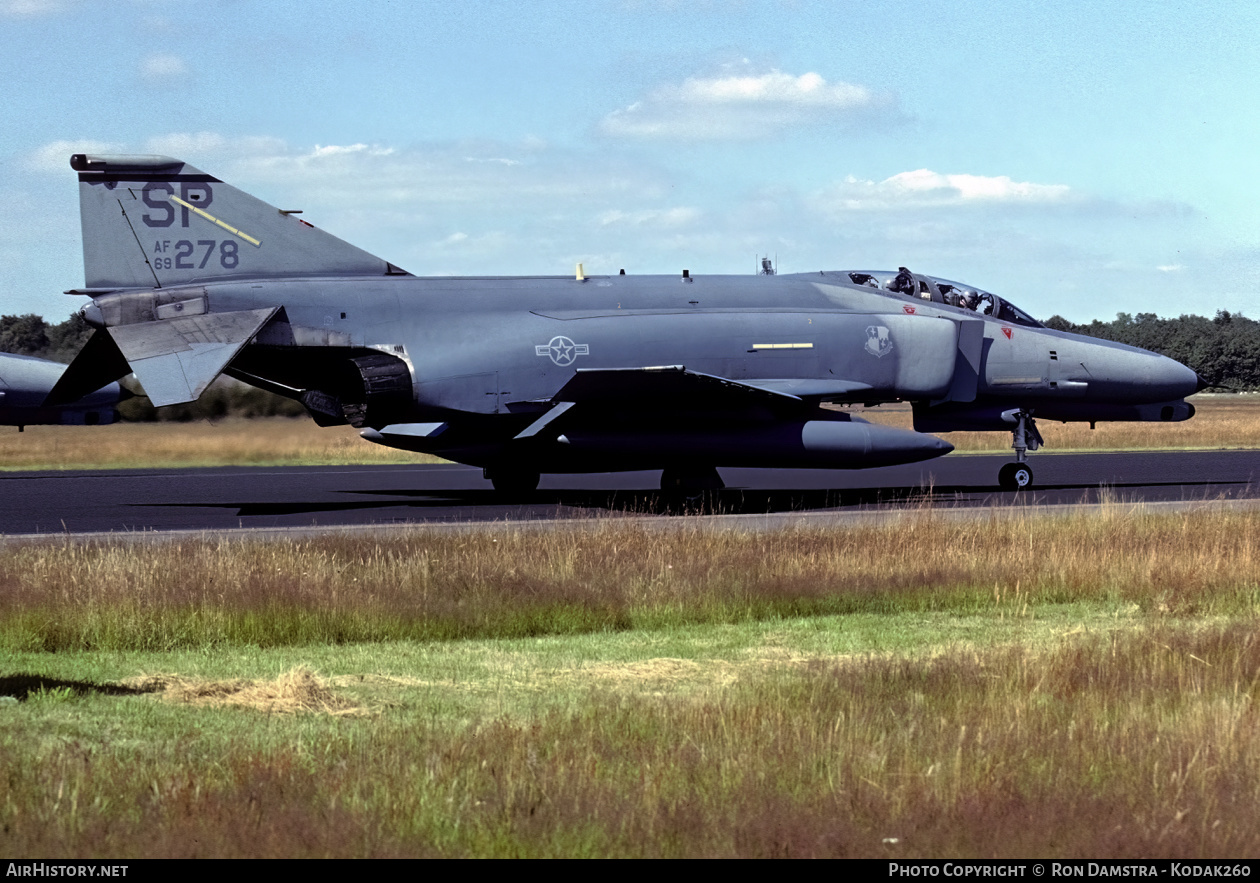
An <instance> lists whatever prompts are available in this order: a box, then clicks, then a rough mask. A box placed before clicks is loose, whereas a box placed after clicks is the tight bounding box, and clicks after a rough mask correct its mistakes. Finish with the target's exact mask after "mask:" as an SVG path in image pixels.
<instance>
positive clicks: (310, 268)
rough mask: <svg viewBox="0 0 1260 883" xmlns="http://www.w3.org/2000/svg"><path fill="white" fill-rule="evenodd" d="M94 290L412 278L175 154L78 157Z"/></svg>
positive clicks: (86, 264) (73, 162)
mask: <svg viewBox="0 0 1260 883" xmlns="http://www.w3.org/2000/svg"><path fill="white" fill-rule="evenodd" d="M70 166H71V168H73V169H74V170H75V171H77V172H78V173H79V213H80V217H81V220H82V224H83V270H84V280H85V283H86V285H87V288H88V289H120V288H168V287H170V286H172V285H183V284H186V283H196V282H206V281H210V280H213V279H219V278H223V277H233V276H235V277H242V278H259V277H262V278H266V277H269V276H294V275H298V276H325V275H327V276H375V275H382V276H384V275H408V274H407V273H405V272H404V271H403V270H400V269H398V268H397V267H395V266H394V265H393V264H390V263H389V262H387V261H384V260H381V259H380V258H378V257H375V256H373V255H371V254H368V253H367V252H366V251H363V250H362V249H360V248H356V247H355V246H353V245H350V244H349V243H348V242H344V241H342V240H340V239H338V238H337V237H335V236H333V235H331V234H329V233H325V232H324V231H322V230H319V229H317V228H315V227H313V226H311V225H310V224H308V223H307V222H306V221H303V220H301V219H300V218H298V217H297V216H296V213H295V212H292V211H285V210H282V209H278V208H276V207H275V206H272V205H268V204H267V203H265V202H263V201H262V200H259V199H255V198H254V197H252V196H250V195H249V194H248V193H245V192H243V191H241V190H237V189H236V188H235V187H233V186H231V185H230V184H225V183H223V182H222V181H220V180H219V179H218V178H215V177H213V176H211V175H208V174H206V173H205V172H202V171H201V170H199V169H196V168H193V167H192V166H190V165H189V164H188V163H185V162H183V161H182V160H178V159H173V158H171V157H169V156H89V155H87V154H82V153H76V154H75V155H73V156H72V157H70Z"/></svg>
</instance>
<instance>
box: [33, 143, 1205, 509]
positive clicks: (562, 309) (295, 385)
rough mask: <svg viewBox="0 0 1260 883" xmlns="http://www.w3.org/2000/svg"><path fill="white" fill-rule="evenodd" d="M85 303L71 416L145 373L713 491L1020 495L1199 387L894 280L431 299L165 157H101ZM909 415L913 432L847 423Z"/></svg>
mask: <svg viewBox="0 0 1260 883" xmlns="http://www.w3.org/2000/svg"><path fill="white" fill-rule="evenodd" d="M70 165H71V167H72V168H73V169H75V171H77V172H78V174H79V193H80V207H81V212H82V222H83V254H84V269H85V275H86V287H84V288H82V289H77V290H75V291H72V292H69V293H70V294H79V295H88V296H90V297H91V298H92V301H93V302H92V303H91V304H89V305H88V306H86V307H84V309H83V316H84V318H86V319H87V320H88V321H89V322H91V323H92V324H93V325H94V326H95V327H96V328H97V329H98V330H97V331H96V333H95V334H94V336H93V337H92V338H91V340H90V341H89V343H88V345H87V346H86V347H85V348H84V350H83V352H82V353H81V354H80V355H79V357H78V358H77V359H76V360H75V362H74V363H73V365H72V366H71V368H70V370H69V371H67V372H66V375H65V376H64V377H63V378H62V380H61V382H59V383H58V384H57V388H56V389H55V390H54V391H53V393H52V395H51V396H50V398H49V402H50V403H57V402H64V401H68V400H71V399H74V398H77V397H78V396H80V395H82V394H83V393H84V392H85V391H86V390H88V389H95V388H98V387H100V386H101V384H103V383H105V382H108V381H110V380H114V379H116V378H118V377H121V376H122V375H124V374H125V373H127V372H128V371H133V372H134V373H135V375H136V377H137V378H138V379H139V381H140V383H141V384H143V386H144V388H145V391H146V392H147V393H148V395H149V398H150V399H151V400H152V401H153V403H154V404H155V405H166V404H174V403H177V402H186V401H192V400H194V399H196V398H197V397H198V396H199V395H200V394H201V392H202V391H203V390H204V389H205V388H206V387H207V386H208V385H209V383H210V382H211V381H212V380H213V379H214V378H215V377H216V376H217V375H218V374H220V373H226V374H228V375H230V376H232V377H235V378H237V379H239V380H242V381H245V382H247V383H250V384H253V385H255V386H258V387H260V388H262V389H267V390H270V391H272V392H275V393H279V394H281V395H285V396H290V397H292V398H294V399H297V400H299V401H301V402H302V403H303V404H304V405H305V406H306V408H307V410H308V411H309V412H310V414H311V416H312V417H313V418H314V419H315V420H316V422H318V423H320V424H321V425H332V424H344V423H347V422H348V423H350V424H352V425H354V426H356V427H359V428H361V429H362V433H361V434H362V435H363V436H364V437H365V438H367V439H369V440H371V441H374V442H377V443H379V444H384V445H389V446H392V447H397V448H402V449H405V450H411V451H424V452H429V453H433V454H437V455H440V456H442V457H445V458H448V459H451V460H456V461H459V462H463V463H470V464H474V465H478V466H482V467H483V468H484V469H485V473H486V476H487V477H488V478H489V479H490V480H491V481H492V482H493V483H494V486H495V488H497V489H499V490H500V491H503V492H509V493H522V492H527V491H529V490H532V489H533V488H534V487H536V486H537V484H538V481H539V475H540V473H547V472H608V471H620V470H634V469H661V470H663V476H662V479H661V484H662V487H663V488H665V489H667V490H674V491H679V492H682V493H693V492H695V493H699V492H702V491H704V490H711V489H717V488H720V487H721V486H722V481H721V478H720V476H719V475H718V472H717V467H720V466H751V467H777V468H783V467H815V468H817V467H822V468H836V469H855V468H863V467H869V466H883V465H888V464H895V463H909V462H914V461H918V460H925V459H928V458H931V457H938V456H941V455H942V454H945V453H948V452H949V451H951V450H952V449H953V447H952V445H950V444H949V443H947V442H945V441H943V440H941V439H939V438H937V437H935V436H934V435H930V434H928V433H929V432H949V431H951V430H961V429H981V430H996V431H1002V432H1010V433H1011V434H1012V438H1013V440H1014V444H1013V447H1014V449H1015V455H1016V456H1015V461H1014V462H1013V463H1011V464H1008V465H1007V466H1006V467H1005V468H1003V470H1002V472H1001V474H1000V483H1001V484H1002V486H1004V487H1009V488H1019V487H1026V486H1028V485H1029V484H1031V482H1032V471H1031V470H1030V469H1029V467H1028V465H1027V463H1026V461H1025V453H1026V451H1029V450H1036V448H1037V447H1038V445H1039V444H1040V440H1041V439H1040V436H1039V434H1038V433H1037V430H1036V426H1035V424H1034V422H1033V421H1034V416H1036V417H1038V418H1045V419H1050V420H1064V421H1069V420H1072V421H1088V422H1090V423H1093V422H1095V421H1100V420H1151V421H1172V420H1185V419H1187V418H1188V417H1190V416H1191V415H1192V414H1193V413H1194V409H1193V407H1192V406H1191V405H1190V404H1188V403H1186V402H1185V401H1184V400H1183V399H1184V398H1185V397H1186V396H1187V395H1189V394H1191V393H1193V392H1195V391H1196V390H1197V389H1199V387H1200V382H1199V378H1198V377H1197V376H1196V375H1195V373H1194V372H1193V371H1191V370H1190V369H1188V368H1186V367H1185V366H1183V365H1180V364H1178V363H1177V362H1174V361H1172V360H1171V359H1167V358H1164V357H1162V356H1158V355H1155V354H1154V353H1150V352H1146V351H1145V350H1140V349H1135V348H1133V347H1127V346H1121V345H1119V344H1114V343H1107V342H1103V341H1099V340H1093V339H1090V338H1085V337H1078V336H1075V335H1072V334H1065V333H1062V332H1059V331H1053V330H1050V329H1047V328H1044V327H1042V326H1041V324H1040V323H1038V322H1037V321H1035V320H1034V319H1032V318H1031V317H1029V316H1028V315H1027V314H1026V313H1024V312H1023V311H1021V310H1019V309H1017V308H1016V307H1015V306H1014V305H1013V304H1010V303H1008V302H1007V301H1005V300H1003V299H1002V298H999V297H997V296H996V295H993V294H991V293H989V292H985V291H981V290H979V289H976V288H974V287H969V286H966V285H962V284H959V283H955V282H949V281H947V280H943V279H936V278H933V277H928V276H918V275H915V274H913V273H910V272H909V271H908V270H904V269H903V270H902V272H900V273H880V272H869V271H866V272H845V271H823V272H817V273H797V274H781V275H767V274H758V275H751V274H750V275H748V276H704V275H692V274H691V273H689V272H688V271H687V270H682V271H681V272H680V273H679V274H678V275H676V276H634V275H626V274H625V272H624V271H621V272H620V273H618V274H616V275H608V276H596V275H590V276H588V275H586V274H585V273H584V272H583V270H582V268H581V266H580V265H579V266H578V269H577V271H576V273H575V274H574V275H573V276H569V277H471V278H436V277H416V276H413V275H411V274H410V273H407V272H405V271H403V270H401V269H399V268H398V267H396V266H394V265H393V264H391V263H388V262H387V261H384V260H381V259H380V258H377V257H374V256H373V255H370V254H368V253H367V252H364V251H361V250H360V249H358V248H355V247H354V246H352V245H349V244H347V243H345V242H343V241H341V240H339V239H337V238H335V237H333V236H331V235H329V234H327V233H325V232H323V231H321V230H318V229H316V228H315V227H313V226H311V225H310V224H309V223H307V222H306V221H304V220H302V219H301V218H299V217H298V214H299V213H298V212H296V211H293V210H285V209H277V208H276V207H274V206H270V205H267V204H266V203H263V202H261V201H259V200H257V199H255V198H253V197H251V196H249V195H247V194H245V193H243V192H241V191H239V190H237V189H235V188H233V187H231V186H229V185H228V184H225V183H223V182H222V181H220V180H219V179H217V178H214V177H212V176H211V175H208V174H206V173H205V172H202V171H199V170H198V169H195V168H193V167H192V166H190V165H188V164H187V163H184V162H182V161H180V160H177V159H172V158H170V157H165V156H87V155H83V154H76V155H74V156H73V157H71V159H70ZM894 401H908V402H912V403H913V405H914V415H915V428H916V430H918V431H910V430H902V429H895V428H891V427H887V426H881V425H877V424H871V423H867V422H866V421H864V420H861V419H860V418H858V417H854V416H851V415H850V414H848V413H845V412H843V411H840V410H836V409H834V408H827V407H824V406H825V405H828V404H832V403H868V404H874V403H881V402H894Z"/></svg>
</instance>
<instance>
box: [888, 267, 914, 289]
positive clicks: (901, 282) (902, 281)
mask: <svg viewBox="0 0 1260 883" xmlns="http://www.w3.org/2000/svg"><path fill="white" fill-rule="evenodd" d="M888 290H889V291H895V292H897V293H898V294H910V295H913V294H917V293H918V290H919V286H917V285H915V284H914V274H913V273H911V272H910V271H909V270H908V269H906V268H905V267H898V268H897V278H896V279H894V280H893V281H892V284H890V285H889V286H888Z"/></svg>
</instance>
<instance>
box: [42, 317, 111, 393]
mask: <svg viewBox="0 0 1260 883" xmlns="http://www.w3.org/2000/svg"><path fill="white" fill-rule="evenodd" d="M130 373H131V366H129V365H128V364H127V359H126V357H125V356H124V355H123V354H122V352H121V351H119V349H118V345H117V344H116V343H114V340H113V338H111V337H110V336H109V332H108V331H105V330H104V329H100V330H97V331H96V332H94V333H93V334H92V336H91V337H90V338H88V342H87V343H86V344H84V346H83V349H81V350H79V354H78V355H77V356H75V358H74V361H73V362H71V363H70V367H68V368H66V370H65V372H64V373H62V375H61V378H60V379H59V380H58V381H57V383H56V384H55V385H54V386H53V388H52V390H51V391H50V392H49V393H48V398H46V399H44V407H46V408H54V407H56V406H58V405H67V404H69V403H70V402H74V401H78V400H79V399H81V398H83V397H84V396H85V395H87V394H88V393H90V392H95V391H96V390H98V389H100V388H101V387H103V386H107V385H109V384H111V383H113V382H114V381H115V380H117V379H119V378H120V377H126V376H127V375H128V374H130Z"/></svg>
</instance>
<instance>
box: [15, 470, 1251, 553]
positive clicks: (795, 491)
mask: <svg viewBox="0 0 1260 883" xmlns="http://www.w3.org/2000/svg"><path fill="white" fill-rule="evenodd" d="M1009 460H1010V457H1008V456H1006V455H970V456H967V455H953V454H951V455H949V456H947V457H944V458H941V459H939V460H932V461H930V462H927V463H921V464H913V465H909V466H892V467H885V468H881V469H865V470H856V471H841V470H819V469H808V470H806V469H802V470H768V469H722V470H720V471H721V473H722V476H723V479H724V480H725V481H726V484H727V489H726V490H725V491H723V492H722V493H721V494H720V497H719V499H718V501H717V505H718V511H720V512H722V513H730V514H745V515H748V514H764V513H788V512H804V513H810V512H814V513H827V512H853V511H869V510H877V511H878V510H881V509H886V508H893V507H898V506H914V505H920V504H923V503H926V502H929V501H930V502H931V504H932V505H933V506H937V507H978V506H994V505H998V506H1000V505H1009V504H1011V503H1012V502H1020V503H1026V504H1034V505H1039V506H1046V507H1061V506H1066V505H1073V504H1081V503H1096V502H1099V501H1100V500H1120V501H1134V502H1138V501H1141V502H1168V501H1178V502H1202V501H1211V500H1245V499H1256V498H1260V450H1246V451H1190V452H1185V451H1173V452H1162V451H1161V452H1117V453H1081V454H1047V453H1042V454H1039V455H1034V456H1033V457H1031V458H1030V463H1031V465H1032V467H1033V469H1034V472H1035V476H1036V487H1035V488H1034V489H1033V490H1031V491H1024V492H1021V493H1020V494H1018V495H1017V494H1014V493H1003V492H1001V491H998V490H997V487H996V484H997V472H998V469H999V467H1000V466H1001V465H1002V464H1003V463H1005V462H1008V461H1009ZM659 480H660V473H659V472H630V473H606V474H597V475H547V476H544V477H543V482H542V486H541V487H540V488H539V490H538V491H537V492H536V494H535V495H534V496H533V497H532V498H530V499H529V500H528V501H527V502H517V503H507V502H504V501H503V500H501V499H499V498H498V497H496V495H495V493H494V491H493V490H492V489H491V487H490V483H489V482H487V481H485V480H484V479H483V478H482V476H481V470H479V469H474V468H471V467H467V466H450V465H441V466H435V465H417V466H325V467H284V468H277V467H258V468H240V467H227V468H217V469H163V470H158V469H154V470H147V469H134V470H115V471H98V472H9V473H0V499H3V506H0V535H7V536H14V535H30V534H43V535H49V534H67V533H70V534H83V533H103V532H104V533H117V532H151V531H177V530H179V531H187V530H192V531H223V530H229V531H230V530H234V529H238V528H273V529H274V528H301V527H312V526H324V527H328V526H338V525H373V524H376V525H398V524H423V523H452V522H455V523H460V522H463V523H468V522H486V521H531V520H554V519H566V518H588V517H591V516H593V515H598V514H601V513H607V512H633V513H645V514H654V513H667V512H669V509H668V507H667V505H666V503H665V501H662V500H661V499H660V496H659V494H658V492H657V491H656V488H657V485H658V482H659Z"/></svg>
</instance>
